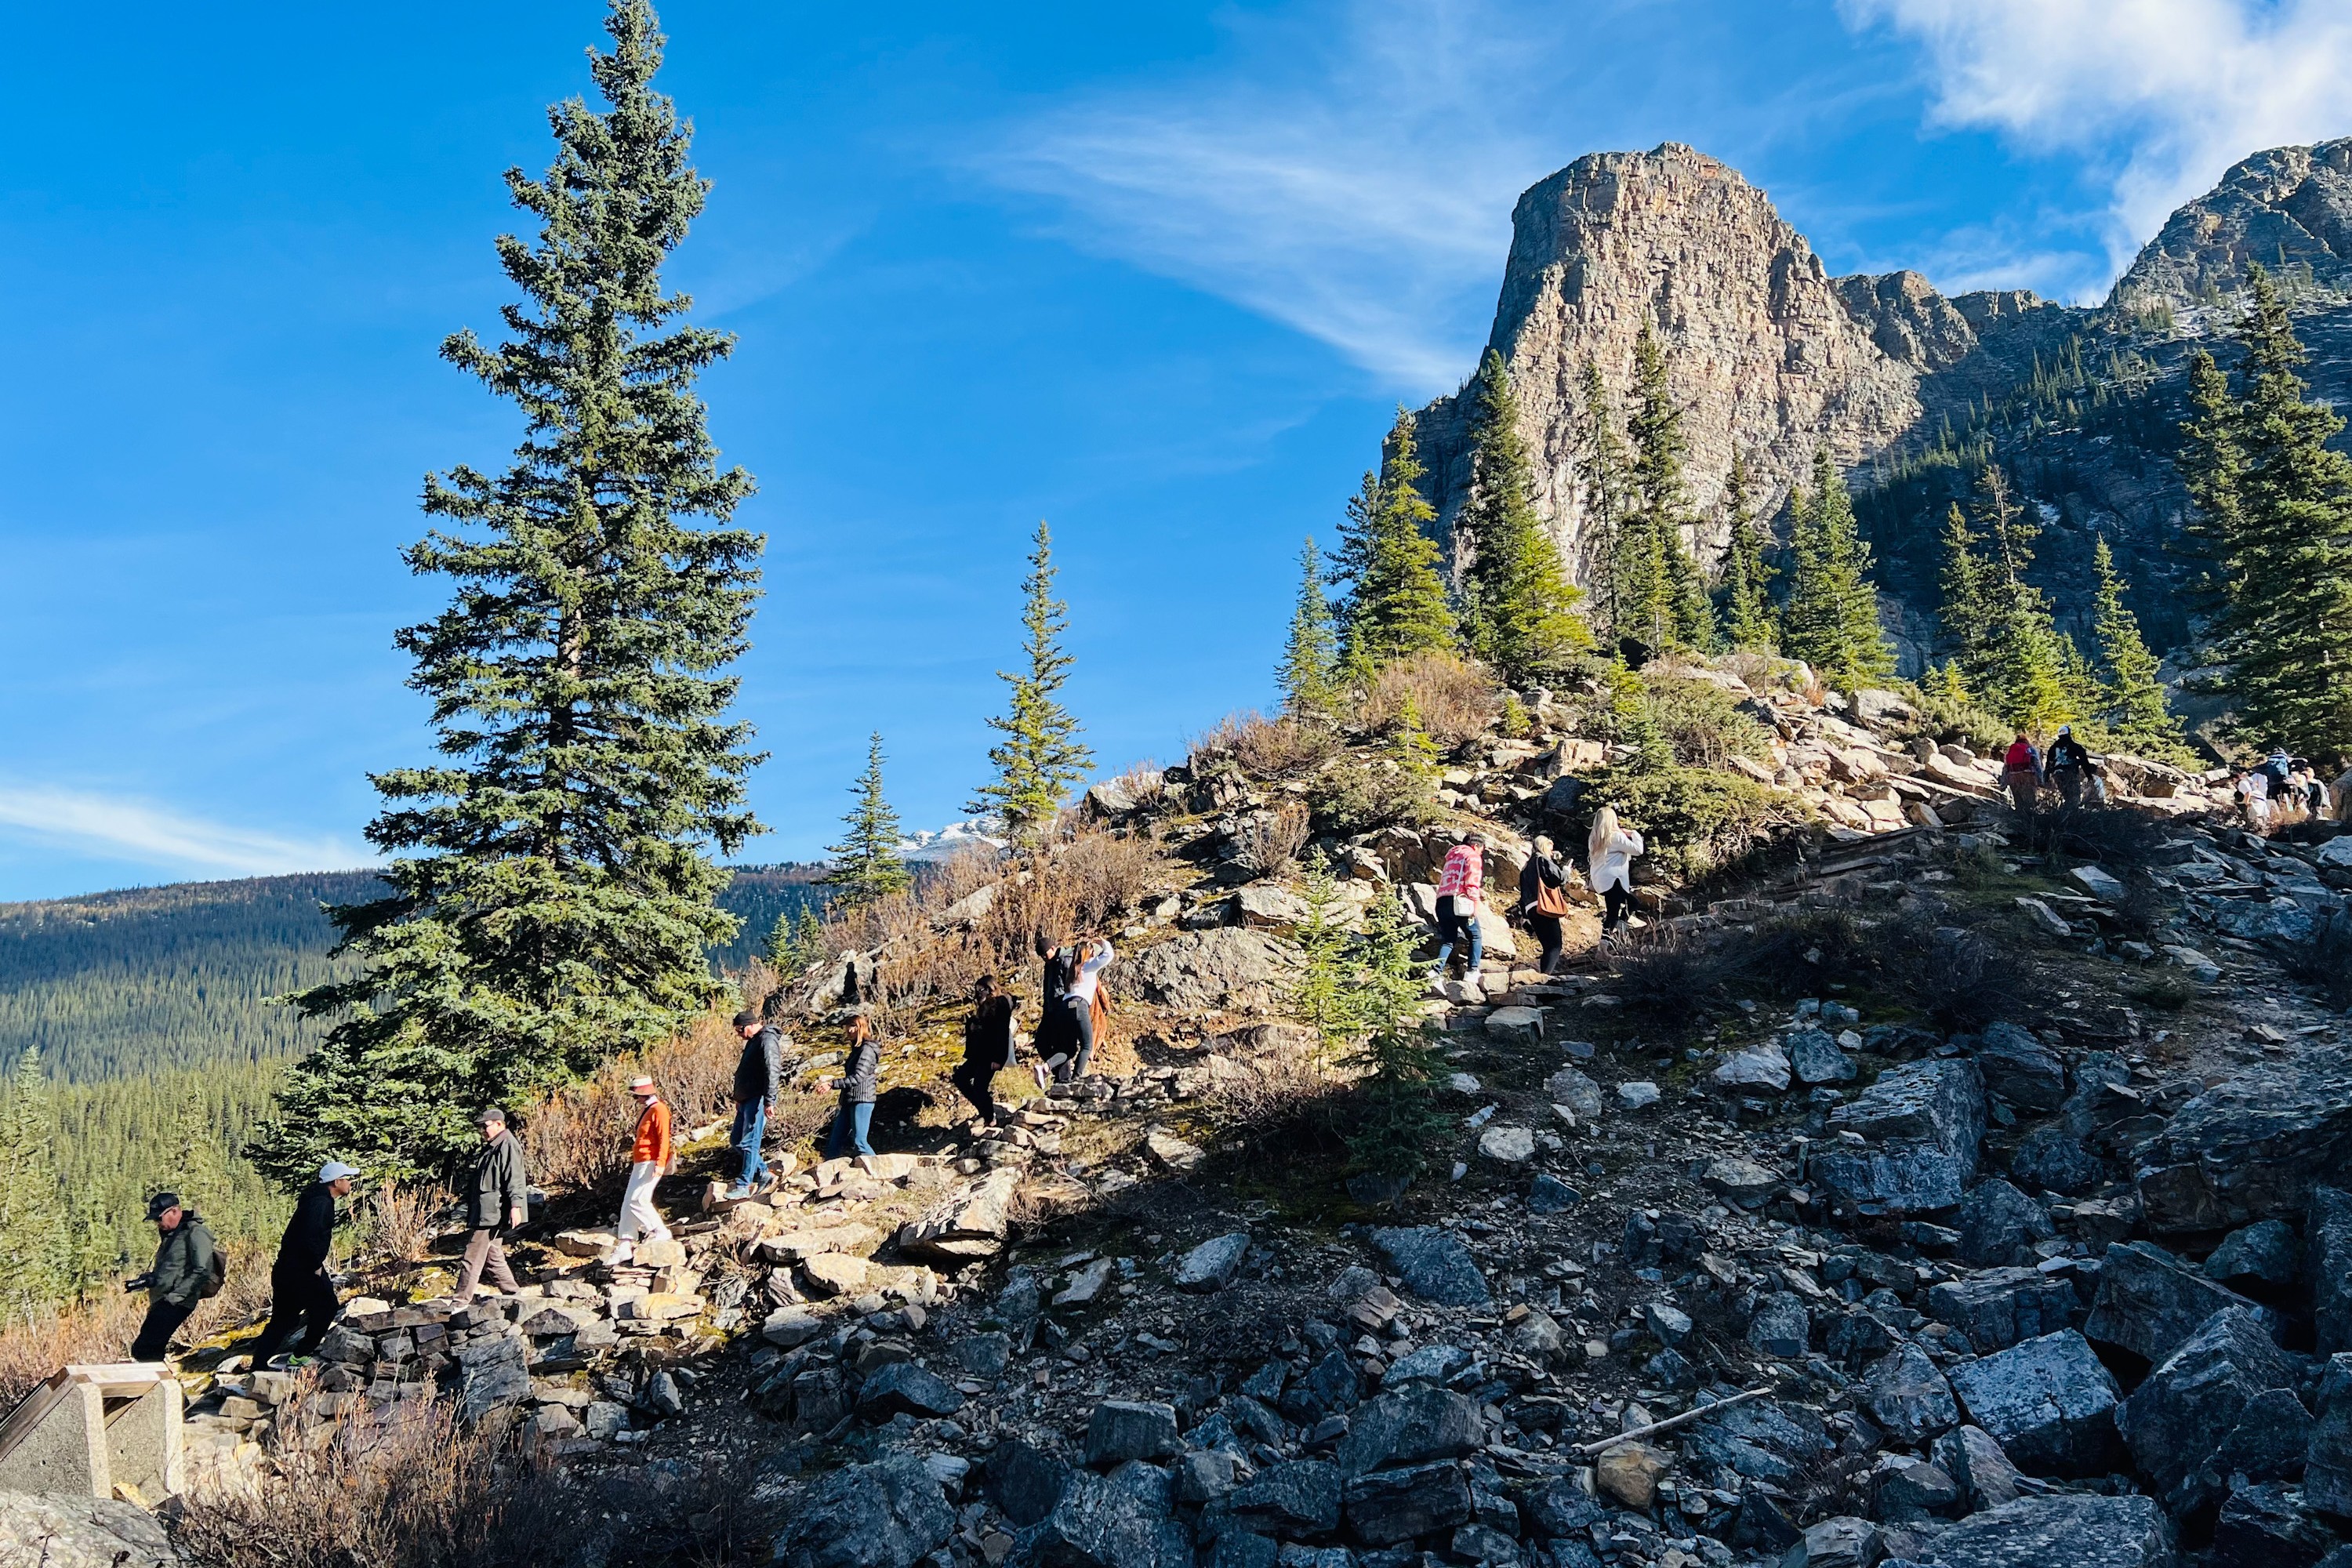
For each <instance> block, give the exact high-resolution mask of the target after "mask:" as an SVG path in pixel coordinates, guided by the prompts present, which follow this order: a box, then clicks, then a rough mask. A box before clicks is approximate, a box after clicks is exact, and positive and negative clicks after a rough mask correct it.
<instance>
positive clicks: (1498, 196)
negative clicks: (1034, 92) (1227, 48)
mask: <svg viewBox="0 0 2352 1568" xmlns="http://www.w3.org/2000/svg"><path fill="white" fill-rule="evenodd" d="M1519 20H1520V19H1519V18H1517V17H1515V16H1513V15H1512V14H1510V13H1509V12H1508V10H1507V8H1506V7H1505V6H1504V5H1500V4H1496V3H1490V0H1451V3H1449V0H1405V3H1388V4H1382V3H1380V0H1349V3H1343V4H1339V5H1330V6H1321V7H1315V8H1312V9H1310V10H1309V11H1307V12H1304V13H1298V14H1293V15H1289V16H1282V17H1266V16H1255V17H1244V18H1238V19H1235V20H1234V21H1233V22H1232V23H1231V26H1233V27H1234V29H1235V31H1236V35H1237V36H1236V37H1235V38H1234V48H1233V50H1232V51H1231V52H1232V54H1233V55H1234V58H1235V60H1236V61H1237V62H1238V63H1236V64H1234V65H1232V66H1231V67H1230V68H1227V69H1225V70H1224V71H1223V72H1222V73H1220V74H1216V75H1211V76H1204V77H1202V78H1198V79H1191V80H1186V81H1182V82H1179V83H1175V84H1165V85H1157V86H1153V87H1150V88H1146V89H1133V90H1129V91H1126V92H1118V93H1109V94H1101V95H1097V96H1093V97H1090V98H1087V99H1082V100H1076V101H1074V102H1069V103H1066V104H1063V105H1060V106H1057V107H1055V108H1054V109H1051V110H1047V111H1045V113H1043V114H1041V115H1039V116H1037V117H1036V118H1034V119H1031V120H1029V121H1024V122H1023V123H1022V124H1020V125H1018V126H1016V127H1014V128H1013V130H1012V131H1011V132H1008V133H1007V134H1006V135H1005V136H1003V138H1002V139H1001V140H999V141H998V142H995V143H993V144H992V145H989V146H987V147H985V148H983V149H982V151H980V152H979V153H976V154H975V155H974V158H973V162H974V164H975V166H976V167H977V169H978V170H979V171H980V172H981V173H982V174H983V175H984V176H985V177H987V178H989V179H991V180H992V181H994V182H995V183H997V184H1002V185H1004V186H1008V187H1011V188H1013V189H1016V190H1022V191H1026V192H1030V193H1033V194H1036V195H1045V196H1047V197H1050V198H1053V199H1054V200H1055V202H1056V203H1057V204H1059V205H1060V206H1061V207H1062V208H1063V209H1064V210H1065V211H1066V213H1067V214H1068V215H1069V216H1068V218H1067V221H1066V222H1065V223H1063V224H1062V225H1061V226H1060V227H1059V228H1058V229H1057V232H1058V233H1060V234H1061V235H1062V236H1063V237H1066V238H1067V239H1068V240H1069V241H1070V242H1071V243H1073V244H1076V245H1078V246H1081V247H1087V248H1090V249H1094V250H1097V251H1099V252H1104V253H1108V254H1112V255H1116V256H1118V257H1120V258H1123V259H1126V260H1129V261H1132V262H1134V263H1136V264H1138V265H1140V266H1143V267H1146V268H1150V269H1152V270H1155V271H1158V272H1160V273H1161V274H1162V275H1164V276H1169V277H1173V278H1176V279H1180V280H1181V281H1184V282H1187V283H1190V284H1192V285H1194V286H1196V287H1199V288H1202V289H1205V290H1206V291H1208V292H1211V293H1214V294H1216V295H1218V296H1220V297H1222V298H1225V299H1229V300H1234V301H1235V302H1237V303H1239V304H1241V305H1243V306H1244V307H1246V308H1248V309H1250V310H1255V311H1257V312H1259V313H1261V314H1264V315H1266V316H1269V317H1271V318H1273V319H1274V320H1276V321H1282V322H1284V323H1286V324H1287V325H1289V326H1292V327H1295V328H1297V330H1299V331H1303V332H1306V333H1307V334H1309V335H1310V336H1313V337H1315V338H1318V339H1320V340H1322V341H1323V342H1328V343H1330V344H1332V345H1333V346H1334V347H1336V348H1337V349H1339V351H1340V352H1341V353H1344V354H1346V355H1347V356H1348V357H1349V359H1350V360H1352V361H1354V362H1355V363H1358V364H1360V365H1362V366H1364V367H1365V368H1367V369H1369V370H1370V371H1372V372H1373V373H1374V374H1377V375H1379V376H1381V378H1382V379H1383V380H1385V381H1387V382H1388V383H1390V384H1393V385H1395V386H1396V387H1397V388H1398V389H1400V390H1402V391H1409V392H1412V393H1415V394H1421V393H1428V392H1433V391H1438V390H1444V389H1450V388H1451V386H1452V385H1453V384H1454V382H1455V381H1457V380H1459V379H1460V377H1461V376H1462V374H1464V372H1465V369H1466V368H1467V365H1468V363H1469V356H1470V354H1471V353H1472V352H1473V351H1474V350H1475V346H1476V345H1477V344H1478V343H1479V342H1482V341H1483V340H1484V338H1485V335H1486V325H1487V317H1488V315H1489V313H1490V312H1491V310H1492V307H1493V303H1494V294H1493V289H1494V286H1495V282H1496V278H1497V277H1498V275H1499V271H1500V262H1501V258H1502V256H1503V253H1504V251H1505V249H1506V248H1507V246H1508V245H1509V243H1510V212H1511V204H1512V201H1513V200H1514V198H1516V197H1517V195H1518V193H1519V192H1520V191H1521V190H1522V189H1524V188H1525V187H1526V186H1527V185H1528V184H1532V183H1533V182H1534V181H1535V180H1537V179H1539V178H1541V177H1542V176H1543V175H1544V174H1547V173H1549V171H1550V170H1551V168H1552V167H1553V166H1554V164H1555V162H1556V159H1557V148H1558V141H1557V139H1556V138H1555V137H1551V136H1547V135H1545V134H1544V133H1543V132H1544V131H1545V130H1546V129H1549V128H1556V123H1557V119H1558V116H1557V113H1556V112H1551V113H1547V112H1540V111H1538V108H1537V104H1536V100H1537V99H1538V97H1539V96H1540V95H1541V93H1542V92H1543V91H1544V89H1546V88H1547V87H1549V86H1550V85H1553V84H1554V83H1555V81H1556V78H1557V76H1558V74H1559V73H1560V72H1562V71H1563V70H1565V69H1566V68H1567V62H1566V61H1565V60H1564V59H1563V58H1562V54H1561V51H1560V49H1559V47H1558V39H1557V37H1553V38H1551V39H1549V40H1545V41H1540V42H1539V41H1538V40H1537V39H1536V38H1534V37H1530V36H1529V35H1528V33H1527V31H1526V30H1525V29H1524V28H1523V27H1522V26H1520V25H1519ZM1552 31H1553V32H1554V33H1555V34H1556V33H1557V25H1556V22H1555V23H1554V24H1553V26H1552Z"/></svg>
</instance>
